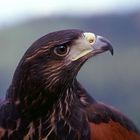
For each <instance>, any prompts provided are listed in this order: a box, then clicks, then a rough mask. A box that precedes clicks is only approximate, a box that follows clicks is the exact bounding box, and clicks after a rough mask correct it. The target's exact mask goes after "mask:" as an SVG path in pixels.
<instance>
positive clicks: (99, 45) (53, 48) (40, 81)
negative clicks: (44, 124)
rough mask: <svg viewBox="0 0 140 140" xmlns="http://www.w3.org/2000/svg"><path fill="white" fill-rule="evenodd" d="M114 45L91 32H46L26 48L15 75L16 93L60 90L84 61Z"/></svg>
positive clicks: (73, 77) (74, 30)
mask: <svg viewBox="0 0 140 140" xmlns="http://www.w3.org/2000/svg"><path fill="white" fill-rule="evenodd" d="M108 50H109V51H110V52H111V54H113V48H112V46H111V45H110V43H109V41H108V40H107V39H105V38H104V37H101V36H98V35H95V34H94V33H89V32H83V31H81V30H76V29H70V30H62V31H56V32H52V33H49V34H47V35H45V36H43V37H41V38H40V39H38V40H37V41H36V42H34V43H33V44H32V45H31V47H30V48H29V49H28V50H27V51H26V53H25V55H24V56H23V58H22V60H21V61H20V63H19V65H18V67H17V69H16V72H15V75H14V78H13V85H18V87H15V86H14V88H15V89H14V90H16V89H17V90H18V91H17V92H15V93H18V94H21V93H22V94H25V93H28V94H31V93H36V92H41V91H42V90H43V91H44V90H46V91H48V92H54V93H56V91H58V90H59V92H61V91H62V90H64V89H65V88H66V87H67V86H69V85H70V84H72V82H73V81H74V79H75V77H76V75H77V73H78V71H79V69H80V68H81V66H82V65H83V64H84V62H85V61H86V60H87V59H89V58H90V57H93V56H95V55H97V54H99V53H103V52H105V51H108Z"/></svg>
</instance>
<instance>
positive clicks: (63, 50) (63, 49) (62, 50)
mask: <svg viewBox="0 0 140 140" xmlns="http://www.w3.org/2000/svg"><path fill="white" fill-rule="evenodd" d="M69 50H70V49H69V47H68V46H66V45H60V46H56V47H55V48H54V53H55V54H56V55H58V56H66V55H67V54H68V52H69Z"/></svg>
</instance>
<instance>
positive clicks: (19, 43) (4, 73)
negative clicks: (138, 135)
mask: <svg viewBox="0 0 140 140" xmlns="http://www.w3.org/2000/svg"><path fill="white" fill-rule="evenodd" d="M68 28H78V29H82V30H84V31H88V32H89V31H90V32H94V33H95V34H98V35H102V36H105V37H106V38H108V39H109V40H110V41H111V42H112V44H113V46H114V52H115V53H114V56H113V57H112V56H111V55H109V53H104V54H101V55H99V56H97V57H95V58H92V59H90V60H89V61H88V62H87V63H86V64H85V65H84V66H83V67H82V69H81V71H80V72H79V74H78V79H79V80H80V82H81V83H82V84H83V86H84V87H85V88H86V89H87V90H88V91H89V93H90V94H91V95H92V96H93V97H94V98H95V99H97V100H100V101H102V102H104V103H107V104H109V105H112V106H115V107H116V108H118V109H119V110H121V111H122V112H124V113H125V114H126V115H127V116H129V118H131V119H132V120H133V121H134V122H135V123H136V124H137V126H138V127H139V128H140V104H139V100H140V1H139V0H133V1H130V0H104V1H102V0H98V1H94V0H85V1H84V0H83V1H81V0H77V1H75V0H70V1H65V0H55V1H53V0H39V1H37V0H24V1H19V0H12V1H8V0H0V97H1V98H4V96H5V92H6V90H7V88H8V86H9V85H10V82H11V80H12V76H13V73H14V71H15V68H16V66H17V64H18V62H19V61H20V59H21V57H22V55H23V54H24V52H25V51H26V49H27V48H28V47H29V46H30V45H31V44H32V43H33V42H34V41H35V40H36V39H38V38H39V37H41V36H43V35H45V34H47V33H49V32H52V31H56V30H62V29H68Z"/></svg>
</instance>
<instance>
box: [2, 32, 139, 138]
mask: <svg viewBox="0 0 140 140" xmlns="http://www.w3.org/2000/svg"><path fill="white" fill-rule="evenodd" d="M105 51H110V52H111V53H112V54H113V48H112V46H111V44H110V43H109V41H108V40H107V39H105V38H104V37H101V36H97V35H95V34H94V33H89V32H84V31H81V30H78V29H69V30H62V31H56V32H52V33H49V34H47V35H45V36H43V37H41V38H40V39H38V40H37V41H36V42H34V43H33V44H32V45H31V47H30V48H29V49H28V50H27V51H26V53H25V54H24V56H23V57H22V59H21V61H20V63H19V65H18V67H17V69H16V71H15V73H14V76H13V80H12V83H11V85H10V87H9V88H8V90H7V94H6V97H5V100H4V101H2V102H1V104H0V140H140V133H139V131H138V129H137V128H136V126H135V125H134V123H133V122H132V121H131V120H129V119H128V118H127V117H126V116H125V115H123V114H122V113H120V112H119V111H118V110H116V109H114V108H112V107H110V106H107V105H105V104H103V103H101V102H98V101H96V100H95V99H93V98H92V97H91V96H90V95H89V94H88V92H87V91H86V90H85V89H84V88H83V87H82V86H81V84H80V83H79V82H78V80H77V79H76V76H77V73H78V71H79V70H80V68H81V66H82V65H83V64H84V63H85V62H86V61H87V60H88V59H89V58H91V57H94V56H95V55H97V54H100V53H103V52H105Z"/></svg>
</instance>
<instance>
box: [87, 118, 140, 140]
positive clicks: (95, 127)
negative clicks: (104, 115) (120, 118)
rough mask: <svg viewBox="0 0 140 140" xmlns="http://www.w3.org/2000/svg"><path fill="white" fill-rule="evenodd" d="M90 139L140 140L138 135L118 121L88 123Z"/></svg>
mask: <svg viewBox="0 0 140 140" xmlns="http://www.w3.org/2000/svg"><path fill="white" fill-rule="evenodd" d="M89 125H90V130H91V140H140V135H138V134H136V133H135V132H132V131H129V130H128V129H126V128H124V127H123V126H122V125H120V124H119V123H118V122H114V121H112V120H111V121H109V122H108V123H100V124H95V123H91V122H90V123H89Z"/></svg>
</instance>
